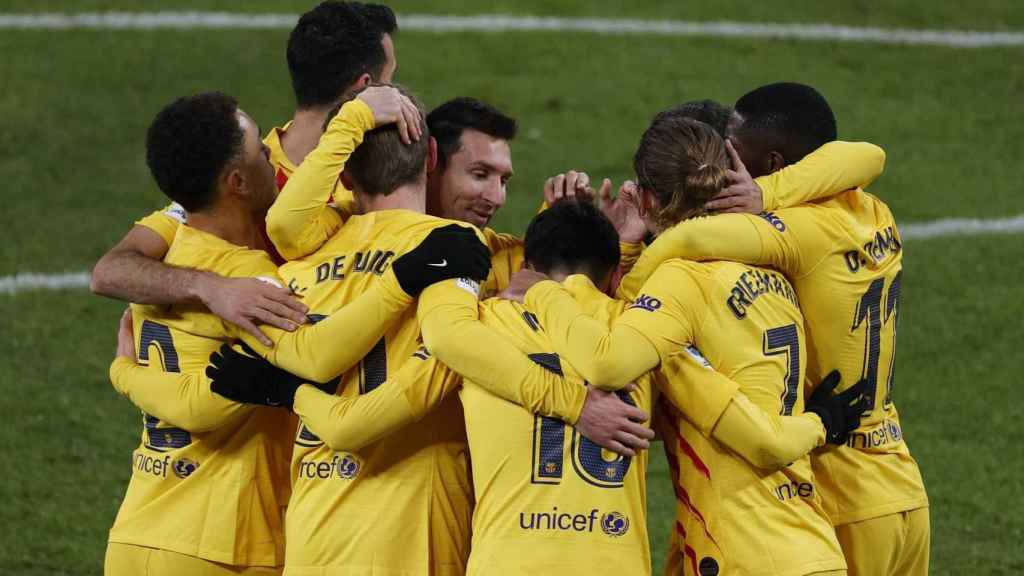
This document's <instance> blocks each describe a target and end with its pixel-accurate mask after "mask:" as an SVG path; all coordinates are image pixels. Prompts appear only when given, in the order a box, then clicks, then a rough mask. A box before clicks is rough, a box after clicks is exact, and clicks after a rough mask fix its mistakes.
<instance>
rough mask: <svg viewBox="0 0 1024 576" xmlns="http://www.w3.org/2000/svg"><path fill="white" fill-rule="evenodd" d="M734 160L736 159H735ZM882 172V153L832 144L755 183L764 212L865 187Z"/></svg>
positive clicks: (859, 146) (866, 146)
mask: <svg viewBox="0 0 1024 576" xmlns="http://www.w3.org/2000/svg"><path fill="white" fill-rule="evenodd" d="M737 158H738V156H737ZM883 170H885V151H884V150H882V149H881V148H880V147H878V146H875V145H874V144H871V143H868V142H842V141H839V140H837V141H835V142H829V143H827V144H824V145H822V146H821V147H820V148H818V149H817V150H815V151H814V152H811V153H810V154H808V155H807V156H806V157H804V158H803V159H802V160H800V161H799V162H797V163H795V164H790V165H789V166H786V167H785V168H783V169H782V170H778V171H776V172H773V173H772V174H767V175H765V176H761V177H759V178H757V179H756V180H755V182H756V183H757V185H758V186H759V187H760V188H761V194H762V201H763V202H764V209H765V210H777V209H779V208H790V207H793V206H798V205H800V204H803V203H805V202H812V201H814V200H822V199H824V198H828V197H830V196H835V195H836V194H838V193H840V192H843V191H846V190H849V189H851V188H867V187H868V186H869V185H871V183H872V182H874V181H875V180H876V179H877V178H878V177H879V176H881V174H882V171H883Z"/></svg>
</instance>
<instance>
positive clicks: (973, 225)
mask: <svg viewBox="0 0 1024 576" xmlns="http://www.w3.org/2000/svg"><path fill="white" fill-rule="evenodd" d="M1020 233H1024V214H1022V215H1020V216H1015V217H1013V218H1000V219H991V220H983V219H978V218H946V219H942V220H932V221H930V222H914V223H910V224H904V225H902V226H900V236H902V237H903V239H904V240H908V239H910V240H929V239H932V238H944V237H949V236H978V235H982V234H1020ZM88 287H89V273H88V272H66V273H63V274H37V273H32V272H23V273H20V274H15V275H14V276H0V294H17V293H19V292H27V291H30V290H68V289H81V288H88Z"/></svg>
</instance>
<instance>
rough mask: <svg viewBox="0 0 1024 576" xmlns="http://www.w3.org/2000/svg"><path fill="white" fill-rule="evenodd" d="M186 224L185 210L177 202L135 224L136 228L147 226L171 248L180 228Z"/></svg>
mask: <svg viewBox="0 0 1024 576" xmlns="http://www.w3.org/2000/svg"><path fill="white" fill-rule="evenodd" d="M184 222H185V209H184V208H182V207H181V205H180V204H178V203H177V202H172V203H171V204H168V205H167V206H166V207H164V208H163V209H161V210H157V211H156V212H153V213H152V214H150V215H149V216H146V217H145V218H143V219H141V220H137V221H136V222H135V225H136V226H145V227H146V228H149V229H150V230H152V231H153V232H156V233H157V234H159V235H160V237H161V238H163V239H164V242H167V245H168V246H170V245H171V244H172V243H173V242H174V236H175V235H176V234H177V233H178V226H181V225H182V224H183V223H184Z"/></svg>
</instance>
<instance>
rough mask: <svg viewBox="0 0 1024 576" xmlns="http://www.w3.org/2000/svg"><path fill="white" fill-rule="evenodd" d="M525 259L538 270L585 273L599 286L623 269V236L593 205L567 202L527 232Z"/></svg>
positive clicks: (536, 220)
mask: <svg viewBox="0 0 1024 576" xmlns="http://www.w3.org/2000/svg"><path fill="white" fill-rule="evenodd" d="M523 251H524V256H525V259H526V261H527V262H529V263H530V266H532V267H533V269H534V270H536V271H538V272H541V273H543V274H549V273H551V271H552V270H555V269H558V268H564V269H565V270H567V271H569V272H579V271H584V272H585V273H586V274H587V276H589V277H590V279H591V280H593V281H594V282H595V283H599V282H601V281H602V280H604V278H605V276H607V275H608V273H609V272H610V271H611V270H612V269H613V268H615V267H616V266H618V265H619V257H620V255H621V254H620V249H619V234H618V232H616V231H615V227H614V226H612V223H611V221H609V220H608V217H607V216H605V215H604V213H602V212H601V210H600V209H598V207H597V206H595V205H594V204H593V202H588V201H577V200H575V199H563V200H559V201H558V202H555V203H554V204H552V205H551V206H550V207H548V209H547V210H545V211H543V212H541V213H540V214H537V215H536V216H534V217H533V220H532V221H531V222H530V226H529V227H528V228H527V229H526V238H525V240H524V247H523Z"/></svg>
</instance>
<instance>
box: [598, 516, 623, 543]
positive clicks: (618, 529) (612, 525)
mask: <svg viewBox="0 0 1024 576" xmlns="http://www.w3.org/2000/svg"><path fill="white" fill-rule="evenodd" d="M601 531H602V532H604V533H605V534H607V535H609V536H613V537H615V538H618V537H619V536H622V535H623V534H625V533H626V532H628V531H629V518H626V516H625V515H623V514H622V513H621V512H607V513H605V515H604V516H601Z"/></svg>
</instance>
